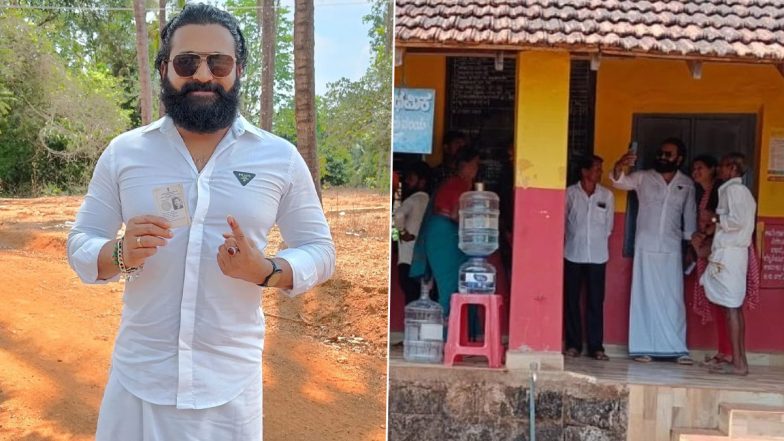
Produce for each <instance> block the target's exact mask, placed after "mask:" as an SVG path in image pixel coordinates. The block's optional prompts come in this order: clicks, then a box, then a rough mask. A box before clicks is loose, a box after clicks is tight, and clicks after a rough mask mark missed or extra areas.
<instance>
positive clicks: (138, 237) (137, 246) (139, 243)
mask: <svg viewBox="0 0 784 441" xmlns="http://www.w3.org/2000/svg"><path fill="white" fill-rule="evenodd" d="M136 248H144V247H143V246H142V237H141V236H136Z"/></svg>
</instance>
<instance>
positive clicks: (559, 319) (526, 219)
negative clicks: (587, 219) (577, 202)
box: [509, 187, 565, 352]
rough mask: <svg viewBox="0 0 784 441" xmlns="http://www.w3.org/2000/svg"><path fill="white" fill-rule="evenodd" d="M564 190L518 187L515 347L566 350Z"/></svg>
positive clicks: (512, 345)
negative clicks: (564, 347) (564, 317)
mask: <svg viewBox="0 0 784 441" xmlns="http://www.w3.org/2000/svg"><path fill="white" fill-rule="evenodd" d="M564 195H565V190H560V189H559V190H552V189H540V188H530V187H529V188H520V187H518V188H515V228H514V252H513V255H514V257H513V259H512V292H513V293H514V296H513V298H512V304H511V316H510V317H509V349H510V350H515V349H524V350H532V351H555V352H560V351H561V346H562V338H563V325H562V323H563V237H564Z"/></svg>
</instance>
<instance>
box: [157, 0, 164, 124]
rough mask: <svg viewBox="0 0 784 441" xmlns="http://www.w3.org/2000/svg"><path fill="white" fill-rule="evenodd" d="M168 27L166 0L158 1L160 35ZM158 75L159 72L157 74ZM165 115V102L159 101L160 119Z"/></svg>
mask: <svg viewBox="0 0 784 441" xmlns="http://www.w3.org/2000/svg"><path fill="white" fill-rule="evenodd" d="M165 26H166V0H159V1H158V35H159V38H160V36H162V35H163V28H164V27H165ZM160 44H161V46H163V41H161V43H160ZM156 73H157V72H156ZM163 115H166V106H165V105H164V104H163V100H160V99H159V100H158V118H163Z"/></svg>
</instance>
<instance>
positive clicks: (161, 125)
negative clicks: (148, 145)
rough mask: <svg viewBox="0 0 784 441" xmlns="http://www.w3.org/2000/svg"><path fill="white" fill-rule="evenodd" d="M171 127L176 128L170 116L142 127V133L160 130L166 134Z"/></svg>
mask: <svg viewBox="0 0 784 441" xmlns="http://www.w3.org/2000/svg"><path fill="white" fill-rule="evenodd" d="M170 127H174V123H173V122H172V120H171V118H169V115H164V116H163V118H160V119H158V120H156V121H153V122H151V123H150V124H147V125H146V126H144V127H142V133H147V132H151V131H153V130H158V129H160V131H161V132H166V131H167V130H168V129H169V128H170Z"/></svg>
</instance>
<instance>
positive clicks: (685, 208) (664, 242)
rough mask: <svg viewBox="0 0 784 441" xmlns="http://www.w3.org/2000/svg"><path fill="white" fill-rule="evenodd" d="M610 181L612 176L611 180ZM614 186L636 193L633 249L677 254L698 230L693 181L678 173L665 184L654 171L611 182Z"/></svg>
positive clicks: (622, 177) (630, 175) (623, 177)
mask: <svg viewBox="0 0 784 441" xmlns="http://www.w3.org/2000/svg"><path fill="white" fill-rule="evenodd" d="M610 178H611V179H612V176H611V177H610ZM612 181H613V187H615V188H618V189H620V190H635V191H636V192H637V200H638V201H639V202H640V209H639V211H638V212H637V233H636V235H635V240H634V242H635V245H634V246H635V248H639V249H640V250H643V251H649V252H658V253H675V252H677V253H680V252H681V241H683V240H690V239H691V236H692V234H694V231H696V229H697V203H696V201H695V197H694V182H692V180H691V178H689V177H688V176H686V175H684V174H683V173H681V172H680V171H678V172H676V173H675V176H673V178H672V180H671V181H670V183H669V184H668V183H667V181H665V180H664V178H663V177H662V175H661V174H659V173H658V172H656V171H655V170H642V171H637V172H634V173H632V174H629V175H625V174H623V173H622V174H621V176H619V177H618V179H617V180H615V179H612Z"/></svg>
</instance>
